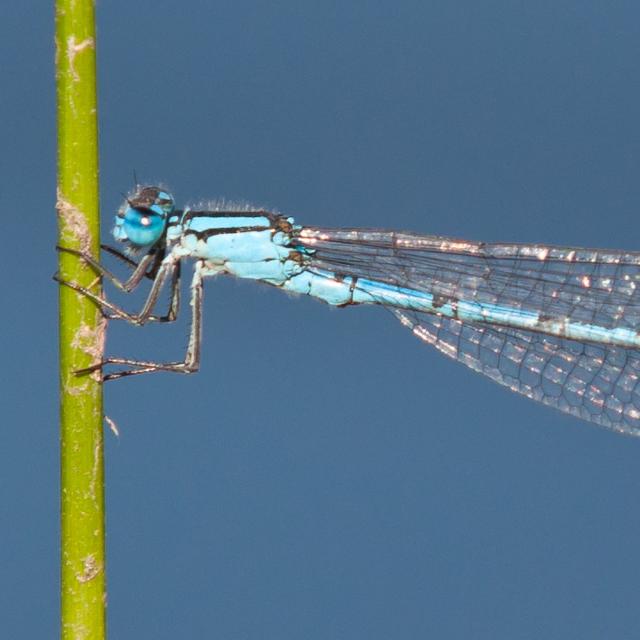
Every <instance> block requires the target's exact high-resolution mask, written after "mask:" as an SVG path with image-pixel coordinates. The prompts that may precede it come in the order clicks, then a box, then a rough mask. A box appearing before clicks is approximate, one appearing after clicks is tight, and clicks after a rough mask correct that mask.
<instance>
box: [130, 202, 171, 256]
mask: <svg viewBox="0 0 640 640" xmlns="http://www.w3.org/2000/svg"><path fill="white" fill-rule="evenodd" d="M164 225H165V218H164V216H163V215H160V214H158V213H156V212H155V211H152V210H151V209H136V208H134V207H128V208H127V210H126V211H125V212H124V218H123V220H122V231H123V232H124V235H125V237H126V239H127V240H129V242H131V244H135V245H136V246H138V247H144V246H147V245H151V244H154V243H156V242H157V241H158V240H159V239H160V236H161V235H162V232H163V231H164Z"/></svg>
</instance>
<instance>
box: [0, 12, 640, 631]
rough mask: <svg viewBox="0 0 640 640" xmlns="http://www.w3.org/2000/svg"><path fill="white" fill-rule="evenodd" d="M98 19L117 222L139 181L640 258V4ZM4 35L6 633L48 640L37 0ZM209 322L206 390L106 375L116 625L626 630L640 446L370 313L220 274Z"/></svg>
mask: <svg viewBox="0 0 640 640" xmlns="http://www.w3.org/2000/svg"><path fill="white" fill-rule="evenodd" d="M98 31H99V43H98V55H99V71H100V122H101V125H100V134H101V145H102V150H101V175H102V206H103V219H104V236H105V239H106V238H107V237H108V232H109V228H110V225H111V217H112V214H113V212H114V211H115V209H116V208H117V206H118V205H119V203H120V200H121V193H122V192H124V191H127V190H129V189H130V188H131V187H132V185H133V172H134V170H135V171H137V175H138V176H139V178H140V179H141V180H142V181H147V182H159V181H161V182H163V183H164V184H166V185H167V186H169V187H170V188H171V189H172V190H173V192H174V193H175V196H176V199H177V200H178V202H179V203H181V204H184V203H188V202H198V201H202V200H206V199H207V198H216V197H221V196H224V197H227V198H233V199H243V200H246V201H249V202H253V203H257V204H260V205H264V206H268V207H272V208H276V209H278V210H279V211H281V212H284V213H287V214H290V215H295V217H296V218H297V220H298V221H299V222H302V223H308V224H318V225H326V226H340V225H344V226H370V227H371V226H373V227H393V228H397V229H408V230H413V231H419V232H424V233H434V234H446V235H453V236H462V237H469V238H472V239H482V240H510V241H523V242H524V241H527V242H553V243H558V244H576V245H585V246H606V247H617V248H628V249H634V250H638V249H640V243H639V240H638V233H637V232H636V231H637V229H638V215H639V212H640V181H639V180H638V173H639V170H640V118H639V117H638V114H639V113H640V83H639V82H638V59H639V58H640V8H638V4H637V2H630V1H629V2H616V3H602V2H594V1H581V2H575V1H574V2H562V1H561V2H558V1H557V0H556V1H553V2H547V1H540V2H535V3H533V2H508V1H483V2H476V1H471V0H467V1H460V2H451V1H434V2H428V3H424V2H417V1H415V2H413V1H412V2H401V3H397V2H392V1H387V2H367V3H364V2H309V1H303V2H300V1H293V0H290V1H280V2H255V1H254V2H238V1H237V0H236V1H234V2H231V1H225V2H204V1H196V0H186V1H185V2H165V1H162V0H154V1H153V2H151V1H150V0H140V1H138V2H134V3H131V2H125V1H124V0H109V1H106V0H104V1H102V2H100V3H99V6H98ZM0 35H1V37H0V52H1V55H2V59H3V60H4V61H5V64H4V65H3V72H2V76H3V89H2V92H1V93H0V119H1V120H2V123H3V126H2V127H0V142H1V146H2V149H3V153H2V154H0V167H1V170H0V174H1V175H2V181H1V188H0V205H1V209H2V211H3V212H4V215H3V220H4V227H3V230H4V234H5V236H4V237H5V243H4V249H3V270H4V278H3V279H2V282H1V284H0V286H1V287H2V288H3V296H2V299H3V301H4V304H3V313H2V317H1V318H0V328H1V330H0V336H1V340H2V352H3V355H4V366H3V367H2V371H3V373H2V374H1V375H2V389H3V392H2V400H3V402H2V413H3V420H2V423H3V428H2V429H1V430H0V434H1V435H0V437H1V441H0V523H1V524H0V566H1V567H2V572H1V574H0V620H1V621H2V622H1V623H0V624H1V626H2V629H3V633H2V635H3V636H4V637H7V638H34V637H54V636H55V634H56V633H57V626H58V595H57V593H58V591H57V584H58V544H59V543H58V432H57V429H58V426H57V378H56V350H57V337H56V328H55V326H56V303H57V296H56V287H55V285H54V284H53V282H52V281H51V274H52V273H53V271H54V270H55V261H56V257H55V252H54V244H55V213H54V202H55V120H54V105H55V102H54V76H53V8H52V3H50V2H42V1H40V2H28V3H7V6H5V7H3V9H2V19H1V20H0ZM631 231H634V233H631ZM132 304H133V303H132ZM205 316H206V317H205V342H204V353H203V366H202V370H201V372H200V373H199V374H198V375H197V376H191V377H180V376H170V375H156V376H146V377H140V378H137V379H130V380H124V381H120V382H116V383H113V384H110V385H108V388H107V389H106V411H107V414H108V415H109V416H110V417H111V418H112V419H113V420H115V421H116V423H117V424H118V426H119V429H120V437H119V438H115V437H113V436H112V435H111V434H110V433H108V434H107V452H106V454H107V468H106V478H107V489H106V494H107V503H108V504H107V507H108V540H107V542H108V562H109V565H108V599H109V609H108V616H109V630H110V635H111V637H113V638H136V639H144V638H149V639H150V638H154V639H159V638H176V637H220V638H225V639H241V638H242V639H245V638H246V639H249V638H278V639H285V638H307V639H316V638H317V639H326V638H349V639H351V638H367V639H368V640H372V639H378V638H379V639H383V638H385V639H386V638H424V637H426V636H430V637H435V638H492V639H494V638H510V639H512V638H518V639H520V638H522V639H525V638H546V639H554V638H558V639H559V638H563V639H564V638H567V637H571V638H585V639H587V638H603V637H606V638H616V639H618V638H637V637H638V635H639V634H640V609H639V608H638V592H639V587H640V545H639V544H638V539H639V536H640V506H639V495H640V442H639V441H637V440H634V439H631V438H627V437H622V436H617V435H614V434H612V433H609V432H607V431H605V430H602V429H599V428H597V427H594V426H591V425H589V424H587V423H583V422H580V421H579V420H576V419H575V418H571V417H569V416H565V415H563V414H560V413H557V412H554V411H553V410H551V409H547V408H545V407H543V406H539V405H536V404H534V403H532V402H530V401H528V400H526V399H524V398H522V397H519V396H516V395H515V394H511V393H509V392H507V391H505V390H504V389H502V388H500V387H498V386H497V385H494V384H493V383H491V382H490V381H488V380H486V379H483V378H482V377H479V376H477V375H475V374H473V373H472V372H470V371H468V370H466V369H465V368H464V367H462V366H460V365H458V364H456V363H454V362H451V361H448V360H446V359H445V358H443V357H442V356H441V355H439V354H437V353H436V352H435V351H432V350H430V349H429V348H427V347H426V346H424V345H423V344H421V343H419V342H418V341H417V340H415V339H414V338H413V337H412V336H411V335H410V333H409V332H407V331H406V330H404V329H403V328H402V327H401V326H400V325H399V324H398V323H397V322H396V321H395V320H394V319H393V318H392V317H391V316H390V315H389V314H386V313H385V312H384V311H382V310H377V309H365V308H362V309H360V308H356V309H348V310H335V309H329V308H328V307H326V306H323V305H321V304H319V303H315V302H313V301H312V300H306V299H305V300H302V299H294V298H291V297H287V296H285V295H283V294H281V293H280V292H278V291H275V290H272V289H269V288H261V287H259V286H257V285H252V284H245V283H237V282H232V281H222V280H220V281H217V282H216V281H209V282H208V283H207V287H206V307H205ZM186 335H187V325H186V323H185V322H181V323H179V324H178V325H177V326H174V327H167V326H163V327H149V328H144V329H135V328H130V327H126V326H121V325H118V324H115V323H114V324H112V325H111V327H110V329H109V341H108V351H109V353H111V354H114V355H138V356H144V357H150V356H153V357H157V358H167V359H172V358H175V357H177V356H179V355H181V354H182V353H183V350H184V346H185V344H186Z"/></svg>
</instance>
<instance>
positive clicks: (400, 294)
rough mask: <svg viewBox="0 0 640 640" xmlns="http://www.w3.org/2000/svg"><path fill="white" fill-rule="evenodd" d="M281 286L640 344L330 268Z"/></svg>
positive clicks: (617, 334)
mask: <svg viewBox="0 0 640 640" xmlns="http://www.w3.org/2000/svg"><path fill="white" fill-rule="evenodd" d="M282 287H283V288H284V289H286V290H288V291H292V292H295V293H301V294H304V295H310V296H312V297H315V298H318V299H320V300H323V301H324V302H326V303H328V304H331V305H336V306H344V305H349V304H381V305H385V306H389V307H395V308H399V309H406V310H410V311H418V312H422V313H430V314H434V315H438V316H442V317H446V318H452V319H455V320H460V321H463V322H473V323H478V324H492V325H499V326H504V327H511V328H514V329H523V330H527V331H534V332H540V333H545V334H547V335H554V336H558V337H561V338H568V339H571V340H579V341H587V342H597V343H600V344H610V345H616V346H622V347H630V348H639V347H640V336H639V335H638V333H637V332H636V331H634V330H633V329H627V328H625V327H614V328H607V327H603V326H600V325H595V324H588V323H583V322H576V321H570V320H568V319H567V318H565V317H551V316H544V315H542V314H540V313H538V312H535V311H529V310H526V309H520V308H517V307H510V306H506V305H499V304H491V303H480V302H475V301H472V300H456V299H451V298H449V299H447V298H445V297H443V296H438V295H434V294H432V293H428V292H424V291H418V290H415V289H408V288H405V287H400V286H396V285H391V284H388V283H385V282H379V281H375V280H367V279H364V278H354V277H351V276H344V277H341V276H339V275H337V274H335V273H331V272H328V271H326V272H325V271H322V270H311V269H309V270H304V271H303V272H302V273H299V274H297V275H295V276H293V277H291V278H289V279H288V280H287V281H286V282H284V283H283V285H282Z"/></svg>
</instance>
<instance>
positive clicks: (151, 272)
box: [56, 245, 164, 293]
mask: <svg viewBox="0 0 640 640" xmlns="http://www.w3.org/2000/svg"><path fill="white" fill-rule="evenodd" d="M100 246H101V247H103V248H104V247H106V245H100ZM56 249H57V250H58V251H61V252H63V253H68V254H70V255H72V256H77V257H78V258H80V259H81V260H83V261H84V262H86V263H87V264H88V265H89V266H90V267H92V268H93V269H94V270H95V271H96V272H97V273H98V274H99V275H101V276H102V277H104V278H106V279H107V280H108V281H109V282H111V283H112V284H113V285H114V286H116V287H117V288H118V289H120V290H121V291H124V292H126V293H130V292H131V291H133V290H134V289H135V288H136V287H137V286H138V285H139V284H140V282H142V280H143V278H145V277H149V278H152V279H154V278H155V277H156V274H157V272H158V269H159V268H160V265H161V263H162V260H163V258H164V252H161V251H149V253H146V254H145V255H144V256H143V257H142V259H141V260H140V262H135V261H134V260H131V259H130V258H128V257H127V256H126V255H124V254H123V253H120V252H119V251H117V250H116V249H112V248H111V247H108V252H109V253H111V254H112V255H114V256H116V257H118V258H119V259H120V260H124V261H125V262H127V264H128V265H129V266H133V267H135V268H134V270H133V273H132V274H131V275H130V276H129V277H128V278H127V279H126V280H124V281H123V280H120V278H118V277H117V276H116V275H114V274H113V273H112V272H111V271H109V269H107V268H106V267H105V266H104V265H103V264H102V263H101V262H99V261H98V260H96V259H95V258H94V257H93V256H92V255H90V254H88V253H85V252H84V251H79V250H78V249H70V248H68V247H61V246H60V245H58V246H56Z"/></svg>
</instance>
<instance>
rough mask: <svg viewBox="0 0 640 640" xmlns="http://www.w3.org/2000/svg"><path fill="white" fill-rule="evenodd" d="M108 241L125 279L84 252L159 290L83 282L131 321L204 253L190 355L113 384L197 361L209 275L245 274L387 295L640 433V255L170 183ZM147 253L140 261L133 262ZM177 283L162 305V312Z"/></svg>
mask: <svg viewBox="0 0 640 640" xmlns="http://www.w3.org/2000/svg"><path fill="white" fill-rule="evenodd" d="M114 237H115V239H116V240H117V241H118V242H120V243H122V244H123V245H124V246H125V247H126V251H127V254H125V253H122V252H120V251H118V250H116V249H113V248H109V247H104V248H105V249H106V250H107V251H109V252H110V253H111V254H113V255H116V256H118V257H120V258H121V259H122V260H124V261H125V262H127V263H128V264H129V265H130V266H131V267H132V268H133V272H132V274H131V276H130V277H129V278H128V279H127V280H126V281H121V280H119V279H118V278H117V277H116V276H114V275H113V274H112V273H111V272H110V271H109V270H108V269H106V268H105V267H104V266H103V265H102V264H100V263H99V262H97V261H95V260H94V259H93V258H92V257H91V256H89V255H85V254H82V253H80V252H77V251H73V250H69V249H64V248H62V250H64V251H69V252H70V253H74V254H76V255H78V256H80V257H81V258H82V259H84V260H85V261H86V262H87V263H88V264H90V265H91V266H92V267H93V268H94V269H95V270H96V271H97V272H98V273H99V274H101V275H103V276H105V277H106V278H107V279H108V280H110V281H111V282H112V283H114V284H115V285H116V286H117V287H119V288H120V289H122V290H124V291H127V292H129V291H132V290H133V289H135V288H136V287H137V286H138V285H139V284H140V282H142V280H143V279H144V278H145V277H148V278H151V279H152V281H153V283H152V285H151V290H150V292H149V295H148V297H147V299H146V302H145V303H144V305H143V307H142V309H141V310H140V311H139V312H138V313H130V312H127V311H125V310H124V309H122V308H121V307H120V306H118V305H115V304H113V303H112V302H109V301H108V300H106V299H104V298H101V297H98V296H96V295H94V294H92V293H91V292H90V291H88V290H86V289H84V288H82V287H80V286H78V285H77V284H75V283H68V282H65V283H64V284H67V285H68V286H71V287H72V288H73V289H75V290H76V291H79V292H81V293H83V294H84V295H86V296H88V297H89V298H91V299H92V300H94V301H95V302H96V303H97V304H99V305H100V306H101V307H102V308H103V310H105V313H107V315H108V316H109V317H115V318H122V319H125V320H127V321H129V322H132V323H135V324H139V325H141V324H145V323H146V322H150V321H172V320H174V319H175V318H176V316H177V314H178V307H179V292H180V287H179V284H180V264H181V261H182V260H183V259H184V258H189V259H192V260H194V261H195V266H194V271H193V277H192V280H191V310H192V319H191V332H190V337H189V344H188V348H187V352H186V356H185V359H184V360H183V361H181V362H168V363H166V362H165V363H160V362H148V361H141V360H132V359H129V358H108V359H106V360H104V361H103V362H100V363H96V365H94V366H93V367H90V368H89V369H86V370H84V371H83V372H89V371H96V370H102V368H103V367H104V366H105V365H121V366H124V367H126V368H125V369H124V370H122V371H116V372H113V373H108V374H106V375H104V380H110V379H115V378H121V377H123V376H130V375H137V374H141V373H149V372H154V371H176V372H180V373H192V372H194V371H197V370H198V368H199V364H200V340H201V326H202V325H201V315H202V281H203V278H205V277H207V276H217V275H233V276H237V277H239V278H249V279H251V280H256V281H258V282H262V283H264V284H268V285H272V286H274V287H279V288H280V289H283V290H285V291H289V292H293V293H299V294H305V295H309V296H312V297H314V298H317V299H319V300H322V301H324V302H326V303H328V304H331V305H335V306H343V307H347V306H351V305H355V304H373V305H381V306H383V307H385V308H386V309H388V310H389V311H390V312H391V313H393V314H394V315H395V316H396V317H397V318H398V320H400V322H401V323H402V324H403V325H404V326H406V327H407V328H409V329H410V330H411V331H412V332H413V333H414V334H415V335H416V336H417V337H418V338H420V339H421V340H423V341H424V342H426V343H428V344H431V345H433V346H434V347H435V348H436V349H438V350H439V351H441V352H442V353H444V354H445V355H447V356H449V357H451V358H453V359H455V360H458V361H460V362H462V363H463V364H466V365H467V366H468V367H470V368H471V369H474V370H475V371H479V372H480V373H483V374H484V375H486V376H488V377H490V378H492V379H493V380H495V381H496V382H498V383H500V384H503V385H505V386H507V387H509V388H510V389H511V390H513V391H517V392H518V393H521V394H523V395H525V396H527V397H529V398H532V399H534V400H538V401H539V402H542V403H544V404H547V405H550V406H553V407H555V408H557V409H560V410H561V411H565V412H567V413H570V414H573V415H575V416H578V417H580V418H583V419H585V420H590V421H592V422H595V423H597V424H600V425H602V426H605V427H608V428H611V429H613V430H616V431H620V432H624V433H628V434H632V435H639V434H640V388H639V386H638V381H639V380H640V306H639V304H640V294H639V293H638V290H637V287H638V284H640V253H638V252H625V251H615V250H612V251H602V250H595V249H580V248H565V247H553V246H545V245H538V244H532V245H527V244H497V243H496V244H491V243H483V242H467V241H463V240H453V239H450V238H444V237H439V236H426V235H417V234H413V233H400V232H395V231H379V230H367V229H325V228H320V227H307V226H300V225H298V224H296V223H295V221H294V219H293V218H290V217H286V216H283V215H279V214H275V213H272V212H269V211H265V210H263V209H259V208H252V207H249V206H242V207H239V206H230V205H224V204H222V205H219V206H211V207H207V208H206V210H203V209H189V208H185V209H182V210H181V209H177V208H176V207H175V203H174V199H173V197H172V196H171V195H170V194H169V193H167V192H166V191H165V190H164V189H162V188H159V187H153V186H145V187H139V188H138V189H137V190H136V192H135V193H134V194H133V195H131V196H130V197H129V198H127V199H126V201H125V202H124V204H123V205H122V206H121V207H120V209H119V211H118V213H117V216H116V223H115V228H114ZM135 255H138V256H140V259H139V261H138V262H136V261H135V260H134V259H132V258H133V257H134V256H135ZM167 284H168V286H169V288H170V291H171V294H170V304H169V309H168V312H167V313H166V314H165V315H154V310H155V307H156V304H157V302H158V299H159V295H160V293H161V290H162V289H163V287H164V286H165V285H167Z"/></svg>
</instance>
